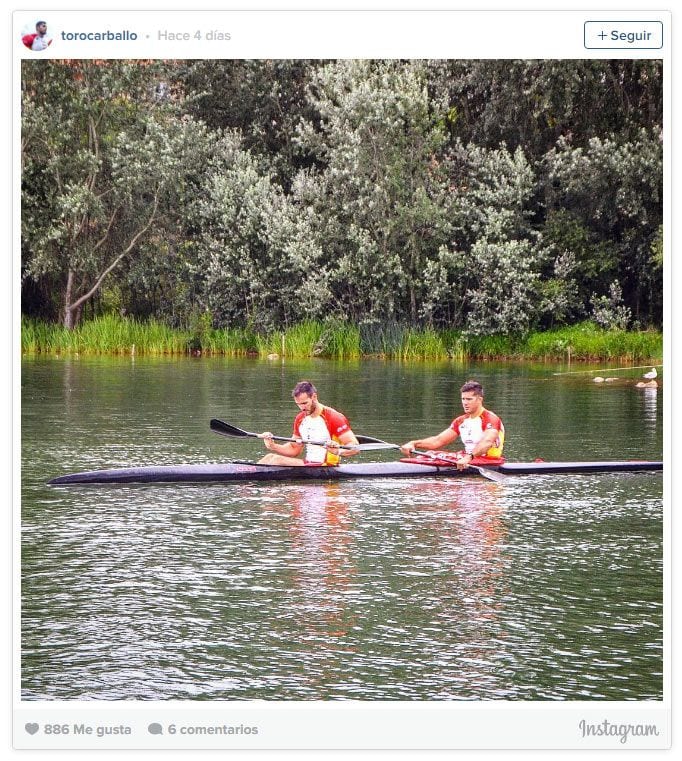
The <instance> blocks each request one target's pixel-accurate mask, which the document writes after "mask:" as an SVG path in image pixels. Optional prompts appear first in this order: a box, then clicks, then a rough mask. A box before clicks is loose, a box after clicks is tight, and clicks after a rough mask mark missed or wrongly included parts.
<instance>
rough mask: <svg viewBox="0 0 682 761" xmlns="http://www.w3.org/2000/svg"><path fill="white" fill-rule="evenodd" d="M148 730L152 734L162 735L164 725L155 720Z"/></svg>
mask: <svg viewBox="0 0 682 761" xmlns="http://www.w3.org/2000/svg"><path fill="white" fill-rule="evenodd" d="M147 731H148V732H149V734H150V735H162V734H163V727H162V726H161V725H160V724H158V723H157V722H153V723H152V724H150V725H149V726H148V727H147Z"/></svg>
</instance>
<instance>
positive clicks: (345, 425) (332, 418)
mask: <svg viewBox="0 0 682 761" xmlns="http://www.w3.org/2000/svg"><path fill="white" fill-rule="evenodd" d="M322 417H324V419H325V420H326V421H327V426H328V427H329V428H330V430H331V428H334V429H335V431H334V433H336V434H339V433H344V432H345V431H347V430H349V429H350V423H349V421H348V418H347V417H346V416H345V415H344V414H343V413H342V412H339V411H338V410H335V409H334V408H333V407H327V405H324V408H323V410H322Z"/></svg>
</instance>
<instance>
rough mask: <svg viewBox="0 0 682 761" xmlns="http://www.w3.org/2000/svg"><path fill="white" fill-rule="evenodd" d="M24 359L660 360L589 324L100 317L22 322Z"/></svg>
mask: <svg viewBox="0 0 682 761" xmlns="http://www.w3.org/2000/svg"><path fill="white" fill-rule="evenodd" d="M21 350H22V353H24V354H53V355H62V354H70V355H86V354H89V355H95V354H126V355H130V354H140V355H152V356H153V355H164V354H170V355H173V354H175V355H178V354H192V353H193V354H209V355H225V356H232V357H238V356H260V357H267V356H272V355H277V356H280V357H287V358H305V357H314V356H319V357H330V358H334V359H359V358H361V357H363V356H376V357H385V358H386V359H399V360H425V359H428V360H442V359H528V360H556V361H565V360H567V359H569V358H570V359H571V360H572V361H600V360H607V359H608V360H618V361H622V362H639V361H645V362H646V361H653V360H660V359H661V358H662V356H663V337H662V334H661V333H660V332H657V331H614V330H611V331H605V330H601V329H600V328H598V327H597V326H596V325H594V324H592V323H589V322H585V323H581V324H580V325H575V326H572V327H570V328H561V329H559V330H552V331H545V332H542V333H531V334H529V335H528V336H467V335H465V334H462V333H461V332H459V331H455V330H440V331H439V330H434V329H431V328H424V329H415V328H410V327H408V326H405V325H401V324H398V323H384V324H376V325H362V326H357V325H350V324H348V323H343V322H336V323H322V322H314V321H307V322H302V323H300V324H299V325H295V326H293V327H291V328H288V329H287V330H285V331H278V332H273V333H271V334H268V335H259V334H256V333H252V332H249V331H247V330H243V329H229V330H215V329H213V328H210V327H206V326H204V327H202V328H201V329H200V330H196V329H195V330H178V329H171V328H169V327H167V326H165V325H163V324H161V323H159V322H156V321H154V320H149V321H146V322H140V321H137V320H134V319H128V318H120V317H115V316H105V317H99V318H97V319H95V320H91V321H89V322H85V323H83V324H82V325H80V326H79V327H78V328H76V329H75V330H72V331H70V330H67V329H66V328H63V327H61V326H60V325H49V324H47V323H44V322H38V321H35V320H29V319H25V318H24V319H22V322H21Z"/></svg>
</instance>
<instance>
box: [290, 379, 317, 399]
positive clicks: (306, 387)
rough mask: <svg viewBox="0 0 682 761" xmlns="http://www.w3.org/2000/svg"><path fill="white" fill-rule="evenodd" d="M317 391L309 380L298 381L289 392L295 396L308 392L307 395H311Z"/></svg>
mask: <svg viewBox="0 0 682 761" xmlns="http://www.w3.org/2000/svg"><path fill="white" fill-rule="evenodd" d="M316 393H317V389H316V388H315V386H313V384H312V383H311V382H310V381H301V382H300V383H297V384H296V386H295V388H294V390H293V391H292V392H291V395H292V396H293V397H294V398H296V397H297V396H300V395H301V394H308V396H312V395H313V394H316Z"/></svg>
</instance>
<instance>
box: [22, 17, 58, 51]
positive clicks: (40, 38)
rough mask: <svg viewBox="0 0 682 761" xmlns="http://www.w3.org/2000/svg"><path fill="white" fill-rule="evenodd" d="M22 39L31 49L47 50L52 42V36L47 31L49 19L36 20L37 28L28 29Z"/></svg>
mask: <svg viewBox="0 0 682 761" xmlns="http://www.w3.org/2000/svg"><path fill="white" fill-rule="evenodd" d="M21 41H22V42H23V43H24V45H25V46H26V47H27V48H28V49H29V50H35V51H40V50H47V48H48V47H50V45H51V44H52V37H50V35H49V34H48V31H47V21H36V24H35V29H32V30H30V31H26V32H25V33H24V34H23V35H22V37H21Z"/></svg>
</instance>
